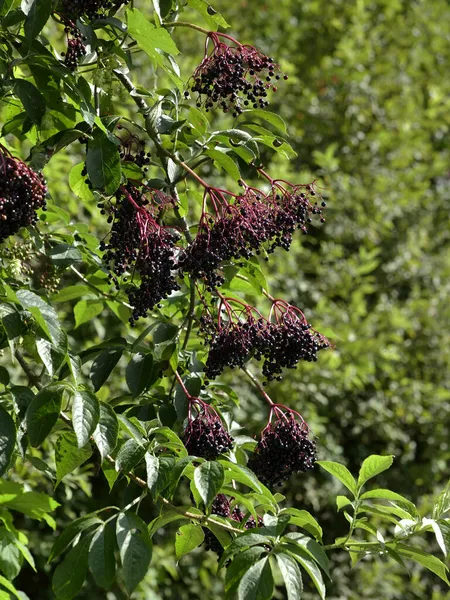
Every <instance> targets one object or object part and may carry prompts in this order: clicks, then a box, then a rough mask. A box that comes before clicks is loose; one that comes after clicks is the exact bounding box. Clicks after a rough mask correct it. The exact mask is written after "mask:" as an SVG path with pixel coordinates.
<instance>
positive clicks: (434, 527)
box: [422, 517, 448, 557]
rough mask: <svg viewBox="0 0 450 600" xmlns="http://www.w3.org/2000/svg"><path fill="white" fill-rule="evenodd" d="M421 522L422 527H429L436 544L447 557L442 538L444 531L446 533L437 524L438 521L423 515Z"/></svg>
mask: <svg viewBox="0 0 450 600" xmlns="http://www.w3.org/2000/svg"><path fill="white" fill-rule="evenodd" d="M422 524H423V526H424V527H431V529H432V531H433V533H434V536H435V538H436V542H437V545H438V546H439V548H440V549H441V550H442V554H443V555H444V556H445V557H447V554H448V552H447V548H446V545H445V538H444V533H446V531H445V530H444V532H443V531H442V530H441V527H440V525H439V523H438V522H437V521H435V520H434V519H427V518H426V517H424V518H423V519H422Z"/></svg>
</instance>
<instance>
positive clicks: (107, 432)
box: [92, 402, 119, 460]
mask: <svg viewBox="0 0 450 600" xmlns="http://www.w3.org/2000/svg"><path fill="white" fill-rule="evenodd" d="M99 406H100V413H99V420H98V425H97V427H96V428H95V430H94V433H93V434H92V437H93V438H94V441H95V443H96V444H97V448H98V451H99V452H100V456H101V457H102V460H104V459H105V457H106V456H107V455H108V454H110V453H111V452H112V451H113V450H114V448H115V447H116V445H117V436H118V435H119V421H118V420H117V415H116V413H115V412H114V409H113V408H111V406H109V404H106V403H105V402H100V405H99Z"/></svg>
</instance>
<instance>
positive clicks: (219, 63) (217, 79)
mask: <svg viewBox="0 0 450 600" xmlns="http://www.w3.org/2000/svg"><path fill="white" fill-rule="evenodd" d="M219 35H220V34H217V33H215V32H211V33H210V34H209V36H208V37H209V39H210V40H211V41H212V42H213V44H214V48H213V51H212V53H211V54H210V55H208V54H206V55H205V57H204V59H203V61H202V62H201V64H200V65H199V66H198V67H197V69H196V70H195V72H194V74H193V76H192V84H191V90H192V91H193V92H195V93H197V94H198V100H197V106H199V107H200V106H203V107H204V108H205V110H206V111H208V110H209V109H211V108H213V107H214V106H218V107H219V108H220V109H222V110H223V112H225V113H227V112H229V111H232V113H233V116H234V117H237V116H238V115H239V114H241V113H242V112H243V110H244V108H245V107H247V106H253V108H264V107H266V106H267V105H268V104H269V102H268V101H267V99H266V98H267V95H268V90H269V89H272V90H273V91H276V90H277V88H276V87H275V86H274V85H272V83H271V81H272V79H273V78H275V79H276V80H278V79H280V75H279V74H278V72H276V71H278V67H277V66H276V65H275V63H274V61H273V59H272V58H270V57H268V56H265V55H264V54H263V53H262V52H260V51H259V50H257V49H256V48H254V47H253V46H243V45H242V44H239V42H237V41H236V40H234V39H233V38H230V37H229V36H226V35H224V34H222V37H225V38H226V39H228V40H231V42H232V43H233V45H232V46H229V45H227V44H225V43H224V42H221V41H220V39H219ZM284 78H285V79H287V76H284ZM188 96H189V93H188V92H186V97H188Z"/></svg>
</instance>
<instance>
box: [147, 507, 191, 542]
mask: <svg viewBox="0 0 450 600" xmlns="http://www.w3.org/2000/svg"><path fill="white" fill-rule="evenodd" d="M178 508H179V510H182V511H189V512H197V513H198V514H199V515H201V514H202V512H201V511H200V510H197V509H196V508H194V507H193V506H180V507H178ZM186 519H188V517H185V516H184V515H182V514H180V513H179V512H177V511H175V510H168V511H166V512H163V513H162V514H161V515H160V516H159V517H156V519H153V521H151V522H150V523H149V525H148V533H149V535H150V537H152V536H153V535H154V534H155V533H156V532H157V531H158V529H160V528H161V527H164V525H168V524H169V523H173V522H174V521H179V520H186Z"/></svg>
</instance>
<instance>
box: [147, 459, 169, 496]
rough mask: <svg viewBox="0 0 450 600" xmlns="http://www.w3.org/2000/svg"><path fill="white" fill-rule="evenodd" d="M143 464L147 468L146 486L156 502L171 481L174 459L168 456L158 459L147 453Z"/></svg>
mask: <svg viewBox="0 0 450 600" xmlns="http://www.w3.org/2000/svg"><path fill="white" fill-rule="evenodd" d="M145 464H146V467H147V485H148V487H149V490H150V492H151V493H152V496H153V498H154V499H155V500H156V498H157V497H158V495H159V494H160V493H161V492H162V491H163V490H164V489H165V488H166V487H167V486H168V485H169V483H170V481H171V479H172V472H173V469H174V464H175V459H174V458H172V457H169V456H162V457H161V458H159V457H158V456H154V455H153V454H150V453H149V452H147V453H146V454H145Z"/></svg>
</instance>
